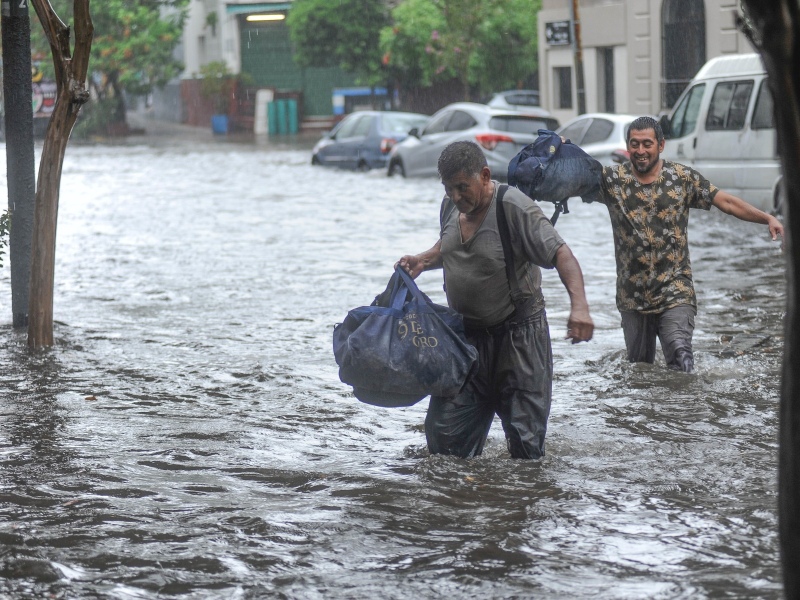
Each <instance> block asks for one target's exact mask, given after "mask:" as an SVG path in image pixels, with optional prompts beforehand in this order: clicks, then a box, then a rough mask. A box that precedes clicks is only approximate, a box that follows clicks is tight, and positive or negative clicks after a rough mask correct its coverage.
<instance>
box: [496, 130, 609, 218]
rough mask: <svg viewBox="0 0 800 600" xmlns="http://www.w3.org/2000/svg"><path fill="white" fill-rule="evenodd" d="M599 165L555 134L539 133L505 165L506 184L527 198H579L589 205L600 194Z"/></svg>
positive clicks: (549, 200) (579, 149)
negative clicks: (515, 188)
mask: <svg viewBox="0 0 800 600" xmlns="http://www.w3.org/2000/svg"><path fill="white" fill-rule="evenodd" d="M602 174H603V167H602V165H601V164H600V163H599V162H597V160H595V159H594V158H592V157H591V156H589V155H588V154H586V152H584V151H583V150H582V149H581V148H580V147H578V146H576V145H575V144H573V143H572V142H570V141H569V140H567V141H566V142H562V141H561V136H559V135H558V134H557V133H555V132H554V131H550V130H548V129H540V130H539V137H537V138H536V141H534V142H533V143H532V144H528V145H527V146H525V147H524V148H523V149H522V150H520V151H519V153H518V154H517V155H516V156H515V157H514V158H512V159H511V162H510V163H509V164H508V184H509V185H513V186H515V187H517V188H519V189H520V190H521V191H522V192H523V193H524V194H526V195H527V196H528V197H530V198H533V199H534V200H539V201H545V202H560V201H562V200H566V199H567V198H572V197H574V196H580V197H581V198H583V200H584V201H586V202H592V201H593V200H595V199H596V197H597V195H598V194H599V193H600V178H601V177H602Z"/></svg>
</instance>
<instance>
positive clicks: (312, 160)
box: [311, 154, 322, 167]
mask: <svg viewBox="0 0 800 600" xmlns="http://www.w3.org/2000/svg"><path fill="white" fill-rule="evenodd" d="M311 164H312V165H314V166H315V167H318V166H320V165H321V164H322V163H321V162H319V159H318V158H317V155H316V154H315V155H314V156H312V157H311Z"/></svg>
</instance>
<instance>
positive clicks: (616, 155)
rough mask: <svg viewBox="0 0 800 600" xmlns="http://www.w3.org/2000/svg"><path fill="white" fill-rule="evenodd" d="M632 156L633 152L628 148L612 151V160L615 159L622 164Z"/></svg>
mask: <svg viewBox="0 0 800 600" xmlns="http://www.w3.org/2000/svg"><path fill="white" fill-rule="evenodd" d="M630 158H631V153H630V152H628V151H627V150H614V151H613V152H612V153H611V160H613V161H614V162H615V163H617V164H620V165H621V164H622V163H624V162H628V160H630Z"/></svg>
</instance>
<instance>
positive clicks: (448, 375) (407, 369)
mask: <svg viewBox="0 0 800 600" xmlns="http://www.w3.org/2000/svg"><path fill="white" fill-rule="evenodd" d="M333 354H334V357H335V358H336V364H337V365H339V379H341V380H342V382H343V383H347V384H349V385H352V386H353V394H354V395H355V397H356V398H358V399H359V400H360V401H361V402H365V403H367V404H373V405H376V406H385V407H398V406H411V405H413V404H416V403H417V402H419V401H420V400H422V399H423V398H424V397H425V396H430V395H435V396H453V395H455V394H457V393H458V392H459V390H460V389H461V387H462V386H463V385H464V383H465V382H466V380H467V378H468V377H469V376H470V374H471V372H472V370H473V368H475V367H476V366H477V360H478V351H477V350H476V349H475V347H474V346H472V345H470V344H469V343H467V341H466V337H465V335H464V323H463V319H462V317H461V315H459V314H458V313H457V312H455V311H454V310H452V309H451V308H449V307H447V306H441V305H438V304H434V303H433V302H432V301H431V299H430V298H428V297H427V296H426V295H425V294H423V293H422V292H421V291H420V290H419V288H418V287H417V284H416V283H415V282H414V280H413V279H412V278H411V277H410V276H409V275H408V274H407V273H406V272H405V271H404V270H403V269H401V268H400V267H396V268H395V273H394V275H393V276H392V278H391V279H390V281H389V285H388V286H387V288H386V292H384V293H383V294H381V295H379V296H378V297H377V298H376V299H375V302H373V304H372V305H370V306H361V307H359V308H354V309H353V310H351V311H350V312H348V313H347V317H345V320H344V321H343V322H342V323H340V324H338V325H336V327H335V328H334V330H333Z"/></svg>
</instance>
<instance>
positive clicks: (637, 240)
mask: <svg viewBox="0 0 800 600" xmlns="http://www.w3.org/2000/svg"><path fill="white" fill-rule="evenodd" d="M627 146H628V152H629V153H630V162H626V163H625V164H623V165H615V166H612V167H604V168H603V176H602V182H601V186H600V187H601V194H600V197H599V201H600V202H602V203H603V204H605V205H606V207H607V208H608V212H609V215H610V216H611V226H612V228H613V232H614V254H615V256H616V261H617V308H618V309H619V311H620V314H621V315H622V330H623V333H624V335H625V346H626V347H627V350H628V360H629V361H630V362H646V363H652V362H653V361H654V360H655V354H656V337H658V339H659V340H660V341H661V349H662V350H663V352H664V358H665V359H666V362H667V365H668V366H669V368H671V369H675V370H678V371H685V372H687V373H689V372H691V371H692V369H693V368H694V356H693V354H692V333H693V332H694V317H695V315H696V314H697V300H696V298H695V293H694V286H693V284H692V268H691V264H690V262H689V239H688V232H687V228H688V225H689V209H690V208H702V209H704V210H710V209H711V206H712V205H713V206H716V207H717V208H718V209H720V210H721V211H722V212H724V213H727V214H729V215H733V216H734V217H736V218H737V219H741V220H742V221H750V222H752V223H761V224H764V225H768V226H769V232H770V235H772V239H773V240H776V239H777V238H778V236H783V225H781V224H780V222H779V221H778V220H777V219H776V218H775V217H773V216H771V215H768V214H767V213H765V212H762V211H760V210H758V209H757V208H755V207H754V206H751V205H750V204H748V203H747V202H745V201H744V200H742V199H741V198H737V197H736V196H733V195H731V194H728V193H727V192H724V191H722V190H719V189H717V188H716V187H714V186H713V185H712V184H711V183H709V182H708V181H707V180H706V179H705V178H703V176H702V175H700V174H699V173H698V172H697V171H695V170H694V169H692V168H691V167H687V166H684V165H681V164H678V163H674V162H671V161H667V160H662V159H661V152H662V151H663V150H664V133H663V132H662V130H661V126H660V125H659V124H658V122H657V121H656V120H655V119H652V118H650V117H640V118H638V119H636V120H635V121H634V122H633V123H631V125H630V127H629V128H628V133H627Z"/></svg>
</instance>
